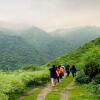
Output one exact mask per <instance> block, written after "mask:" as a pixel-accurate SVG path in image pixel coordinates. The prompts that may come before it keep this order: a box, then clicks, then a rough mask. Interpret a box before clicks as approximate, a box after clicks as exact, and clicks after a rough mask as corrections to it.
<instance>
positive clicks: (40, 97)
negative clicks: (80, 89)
mask: <svg viewBox="0 0 100 100" xmlns="http://www.w3.org/2000/svg"><path fill="white" fill-rule="evenodd" d="M51 90H52V86H51V85H50V84H48V85H47V86H46V87H44V89H43V90H42V91H41V93H40V94H39V95H38V97H37V100H45V96H46V95H47V94H48V93H49V92H50V91H51Z"/></svg>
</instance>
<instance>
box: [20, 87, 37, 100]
mask: <svg viewBox="0 0 100 100" xmlns="http://www.w3.org/2000/svg"><path fill="white" fill-rule="evenodd" d="M35 89H36V88H35ZM35 89H32V90H31V91H28V92H27V93H24V94H23V96H21V97H20V98H19V99H18V100H24V98H25V97H26V96H30V95H32V93H33V92H34V91H35Z"/></svg>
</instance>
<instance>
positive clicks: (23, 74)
mask: <svg viewBox="0 0 100 100" xmlns="http://www.w3.org/2000/svg"><path fill="white" fill-rule="evenodd" d="M46 82H48V71H47V70H42V71H22V70H20V71H13V72H2V71H0V100H8V98H9V100H15V98H17V96H18V97H19V95H21V94H23V93H24V92H25V91H26V89H27V88H28V87H36V86H38V85H39V86H40V85H44V84H45V83H46Z"/></svg>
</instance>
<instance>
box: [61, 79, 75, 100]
mask: <svg viewBox="0 0 100 100" xmlns="http://www.w3.org/2000/svg"><path fill="white" fill-rule="evenodd" d="M73 85H74V81H72V82H71V83H70V84H69V85H68V86H67V87H65V89H64V90H63V91H62V92H61V98H60V100H68V97H69V93H70V91H71V90H72V89H73Z"/></svg>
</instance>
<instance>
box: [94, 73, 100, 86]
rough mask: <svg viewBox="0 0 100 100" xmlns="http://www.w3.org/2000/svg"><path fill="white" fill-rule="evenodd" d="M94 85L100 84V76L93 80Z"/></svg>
mask: <svg viewBox="0 0 100 100" xmlns="http://www.w3.org/2000/svg"><path fill="white" fill-rule="evenodd" d="M93 83H95V84H100V74H98V75H96V76H95V78H94V79H93Z"/></svg>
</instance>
